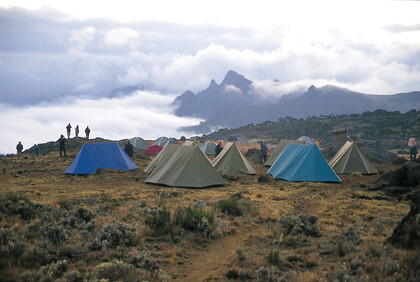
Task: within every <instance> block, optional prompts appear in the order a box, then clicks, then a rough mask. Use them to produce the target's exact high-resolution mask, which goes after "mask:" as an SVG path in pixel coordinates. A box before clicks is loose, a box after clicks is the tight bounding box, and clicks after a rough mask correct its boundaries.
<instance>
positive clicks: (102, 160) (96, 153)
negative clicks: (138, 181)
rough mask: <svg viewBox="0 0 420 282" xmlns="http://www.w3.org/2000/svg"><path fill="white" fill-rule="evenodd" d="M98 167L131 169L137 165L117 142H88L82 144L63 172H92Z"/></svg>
mask: <svg viewBox="0 0 420 282" xmlns="http://www.w3.org/2000/svg"><path fill="white" fill-rule="evenodd" d="M98 168H110V169H118V170H132V169H137V168H138V167H137V165H136V164H135V163H134V162H133V161H132V160H131V159H130V157H129V156H128V155H127V154H126V153H125V152H124V150H123V149H122V148H121V147H120V146H119V145H118V143H116V142H112V143H90V144H84V145H83V147H82V149H80V152H79V154H77V156H76V158H75V159H74V161H73V162H72V164H71V165H70V166H69V168H68V169H67V170H66V171H65V172H64V173H65V174H92V173H95V172H96V170H97V169H98Z"/></svg>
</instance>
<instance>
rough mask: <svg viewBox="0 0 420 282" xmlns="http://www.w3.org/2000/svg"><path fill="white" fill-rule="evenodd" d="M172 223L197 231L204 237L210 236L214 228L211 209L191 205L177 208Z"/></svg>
mask: <svg viewBox="0 0 420 282" xmlns="http://www.w3.org/2000/svg"><path fill="white" fill-rule="evenodd" d="M173 224H174V225H175V226H179V227H181V228H182V229H184V230H187V231H192V232H199V233H201V234H202V235H203V236H205V237H210V236H211V234H212V233H213V231H214V229H215V228H216V225H215V219H214V213H213V211H205V210H203V209H201V208H193V207H188V208H180V209H178V210H177V212H176V213H175V215H174V220H173Z"/></svg>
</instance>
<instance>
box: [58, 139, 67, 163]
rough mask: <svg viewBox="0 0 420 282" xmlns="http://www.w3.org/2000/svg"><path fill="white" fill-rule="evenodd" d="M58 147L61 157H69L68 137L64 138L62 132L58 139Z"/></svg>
mask: <svg viewBox="0 0 420 282" xmlns="http://www.w3.org/2000/svg"><path fill="white" fill-rule="evenodd" d="M58 147H59V148H60V157H61V158H62V157H63V154H64V157H65V158H67V154H66V138H64V135H63V134H61V136H60V139H58Z"/></svg>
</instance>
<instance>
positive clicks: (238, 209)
mask: <svg viewBox="0 0 420 282" xmlns="http://www.w3.org/2000/svg"><path fill="white" fill-rule="evenodd" d="M216 208H217V209H219V210H220V211H221V212H222V213H225V214H230V215H233V216H243V215H244V214H246V213H247V212H249V211H251V209H252V207H251V204H250V203H249V202H248V201H246V200H245V199H244V198H243V197H242V194H241V193H240V192H236V193H233V194H232V195H231V196H230V197H229V198H227V199H222V200H220V201H219V202H217V203H216Z"/></svg>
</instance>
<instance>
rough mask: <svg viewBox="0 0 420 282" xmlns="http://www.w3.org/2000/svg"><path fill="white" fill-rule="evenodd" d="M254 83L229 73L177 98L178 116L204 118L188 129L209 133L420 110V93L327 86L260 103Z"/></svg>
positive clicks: (175, 102)
mask: <svg viewBox="0 0 420 282" xmlns="http://www.w3.org/2000/svg"><path fill="white" fill-rule="evenodd" d="M253 91H255V90H254V88H253V87H252V82H251V81H249V80H248V79H246V78H245V77H243V76H242V75H239V74H237V73H235V72H234V71H229V72H228V73H227V75H226V77H225V79H224V80H223V82H222V83H221V84H220V85H218V84H217V83H216V82H215V81H214V80H212V82H211V83H210V86H209V87H208V88H207V89H205V90H203V91H201V92H199V93H197V94H196V95H195V94H194V93H192V92H191V91H187V92H185V93H184V94H182V95H181V96H178V97H177V98H176V99H175V101H174V104H175V105H177V106H178V109H177V111H176V115H178V116H195V117H200V118H203V119H205V120H206V121H205V122H202V123H201V124H200V125H198V126H193V127H189V128H186V129H187V130H190V131H193V132H195V133H207V132H210V131H213V130H215V129H217V128H220V127H226V128H236V127H240V126H244V125H247V124H250V123H261V122H264V121H276V120H277V119H279V118H282V117H286V116H290V117H294V118H306V117H309V116H321V115H329V114H335V115H337V114H360V113H363V112H366V111H375V110H377V109H382V110H387V111H400V112H407V111H409V110H411V109H415V110H419V109H420V91H415V92H410V93H401V94H395V95H368V94H362V93H358V92H354V91H350V90H348V89H344V88H340V87H336V86H332V85H326V86H323V87H320V88H317V87H315V86H313V85H312V86H311V87H309V88H308V90H307V91H306V92H305V93H303V95H286V96H283V97H282V98H280V99H279V100H277V101H270V100H267V101H266V103H265V104H261V102H260V101H258V100H257V99H256V97H257V95H256V94H255V93H253Z"/></svg>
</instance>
